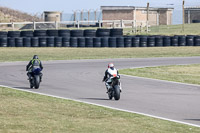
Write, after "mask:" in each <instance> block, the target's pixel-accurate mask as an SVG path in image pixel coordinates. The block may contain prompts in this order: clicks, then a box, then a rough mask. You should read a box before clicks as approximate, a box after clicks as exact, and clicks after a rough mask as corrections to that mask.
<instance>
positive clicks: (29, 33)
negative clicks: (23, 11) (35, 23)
mask: <svg viewBox="0 0 200 133" xmlns="http://www.w3.org/2000/svg"><path fill="white" fill-rule="evenodd" d="M21 37H33V31H32V30H29V31H21Z"/></svg>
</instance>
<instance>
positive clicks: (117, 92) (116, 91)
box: [114, 85, 120, 100]
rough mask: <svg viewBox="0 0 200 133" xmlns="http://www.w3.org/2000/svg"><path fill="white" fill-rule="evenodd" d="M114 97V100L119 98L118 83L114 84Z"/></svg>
mask: <svg viewBox="0 0 200 133" xmlns="http://www.w3.org/2000/svg"><path fill="white" fill-rule="evenodd" d="M114 98H115V100H119V99H120V87H119V85H115V86H114Z"/></svg>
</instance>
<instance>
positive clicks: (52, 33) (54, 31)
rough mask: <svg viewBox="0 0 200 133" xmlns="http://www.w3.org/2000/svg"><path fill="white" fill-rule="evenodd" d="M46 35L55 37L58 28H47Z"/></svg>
mask: <svg viewBox="0 0 200 133" xmlns="http://www.w3.org/2000/svg"><path fill="white" fill-rule="evenodd" d="M47 35H48V36H53V37H57V36H58V30H47Z"/></svg>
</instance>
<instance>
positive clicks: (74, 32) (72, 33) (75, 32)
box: [70, 30, 83, 37]
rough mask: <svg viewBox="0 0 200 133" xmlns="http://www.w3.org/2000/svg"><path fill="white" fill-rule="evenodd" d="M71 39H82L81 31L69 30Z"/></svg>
mask: <svg viewBox="0 0 200 133" xmlns="http://www.w3.org/2000/svg"><path fill="white" fill-rule="evenodd" d="M70 34H71V37H83V30H71V31H70Z"/></svg>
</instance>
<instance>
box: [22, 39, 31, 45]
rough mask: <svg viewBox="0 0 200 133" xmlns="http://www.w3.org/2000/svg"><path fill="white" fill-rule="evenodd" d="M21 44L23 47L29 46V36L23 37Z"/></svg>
mask: <svg viewBox="0 0 200 133" xmlns="http://www.w3.org/2000/svg"><path fill="white" fill-rule="evenodd" d="M23 46H24V47H31V38H30V37H24V38H23Z"/></svg>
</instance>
